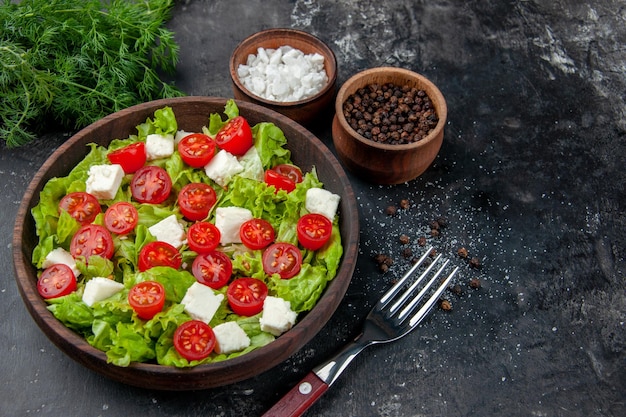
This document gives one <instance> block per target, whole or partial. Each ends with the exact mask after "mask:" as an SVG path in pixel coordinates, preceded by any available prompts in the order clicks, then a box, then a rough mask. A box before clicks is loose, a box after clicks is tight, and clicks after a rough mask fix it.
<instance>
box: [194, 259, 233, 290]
mask: <svg viewBox="0 0 626 417" xmlns="http://www.w3.org/2000/svg"><path fill="white" fill-rule="evenodd" d="M191 273H192V274H193V276H194V277H196V280H197V281H198V282H199V283H200V284H204V285H207V286H209V287H211V288H213V289H214V290H217V289H220V288H222V287H223V286H224V285H226V284H227V283H228V280H229V279H230V275H231V274H232V273H233V263H232V261H231V260H230V258H229V257H228V256H227V255H226V254H225V253H224V252H220V251H217V250H216V251H213V252H210V253H201V254H200V255H198V256H197V257H196V259H194V260H193V264H192V265H191Z"/></svg>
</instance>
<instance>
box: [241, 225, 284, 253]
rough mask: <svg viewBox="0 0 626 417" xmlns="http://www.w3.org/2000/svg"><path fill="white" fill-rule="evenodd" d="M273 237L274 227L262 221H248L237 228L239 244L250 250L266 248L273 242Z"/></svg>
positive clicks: (274, 233)
mask: <svg viewBox="0 0 626 417" xmlns="http://www.w3.org/2000/svg"><path fill="white" fill-rule="evenodd" d="M275 235H276V232H275V231H274V227H273V226H272V225H271V224H270V222H268V221H267V220H264V219H257V218H254V219H250V220H248V221H246V222H244V223H243V224H242V225H241V227H240V228H239V237H240V238H241V242H242V243H243V244H244V245H245V246H246V247H247V248H249V249H252V250H257V249H263V248H265V247H267V246H268V245H269V244H270V243H272V242H273V241H274V237H275Z"/></svg>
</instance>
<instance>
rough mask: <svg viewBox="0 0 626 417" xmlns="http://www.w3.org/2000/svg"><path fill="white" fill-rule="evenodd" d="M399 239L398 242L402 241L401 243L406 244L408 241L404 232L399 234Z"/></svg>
mask: <svg viewBox="0 0 626 417" xmlns="http://www.w3.org/2000/svg"><path fill="white" fill-rule="evenodd" d="M399 240H400V243H402V244H403V245H406V244H408V243H409V241H410V239H409V237H408V236H407V235H405V234H402V235H400V238H399Z"/></svg>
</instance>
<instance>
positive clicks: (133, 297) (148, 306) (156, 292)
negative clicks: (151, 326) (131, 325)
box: [128, 281, 165, 320]
mask: <svg viewBox="0 0 626 417" xmlns="http://www.w3.org/2000/svg"><path fill="white" fill-rule="evenodd" d="M128 304H130V306H131V307H132V308H133V310H135V313H137V315H138V316H139V318H142V319H144V320H150V319H151V318H152V317H154V315H155V314H156V313H158V312H160V311H161V310H163V306H164V305H165V288H164V287H163V285H161V283H159V282H156V281H142V282H140V283H137V284H135V285H134V286H133V287H132V288H131V289H130V291H129V292H128Z"/></svg>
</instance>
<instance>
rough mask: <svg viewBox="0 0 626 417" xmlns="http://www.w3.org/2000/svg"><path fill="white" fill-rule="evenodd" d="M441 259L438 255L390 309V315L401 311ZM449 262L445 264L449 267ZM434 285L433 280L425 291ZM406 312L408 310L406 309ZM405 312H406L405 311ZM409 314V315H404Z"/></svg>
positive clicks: (420, 295)
mask: <svg viewBox="0 0 626 417" xmlns="http://www.w3.org/2000/svg"><path fill="white" fill-rule="evenodd" d="M439 259H441V254H439V255H437V257H436V258H435V259H434V260H433V261H432V262H431V264H430V265H428V268H426V270H425V271H424V272H422V274H421V275H420V276H419V278H417V279H416V280H415V282H414V283H413V284H411V286H410V287H409V288H408V289H407V290H406V291H405V292H404V293H403V294H402V295H401V296H400V298H399V299H398V300H397V301H396V302H395V303H394V304H393V305H392V306H391V308H390V309H389V314H393V313H395V312H396V310H397V309H399V308H400V307H402V305H403V304H404V303H405V302H406V300H407V298H409V297H410V296H411V294H413V292H414V291H415V289H416V288H417V287H418V286H419V285H420V284H421V283H422V281H423V280H424V278H426V277H427V276H428V274H430V271H432V270H433V268H434V267H435V265H436V264H437V262H439ZM447 263H448V261H446V263H445V264H444V266H445V265H447ZM440 273H441V269H440V270H439V271H438V272H437V275H439V274H440ZM431 283H432V280H431V281H430V282H429V283H428V285H427V286H426V288H425V289H428V287H430V284H431ZM424 293H425V291H424V290H422V292H420V293H419V295H418V298H421V297H423V295H424ZM405 310H406V309H405ZM403 312H404V310H403ZM404 314H407V313H404ZM404 314H402V313H401V314H400V317H399V318H402V317H403V315H404Z"/></svg>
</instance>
